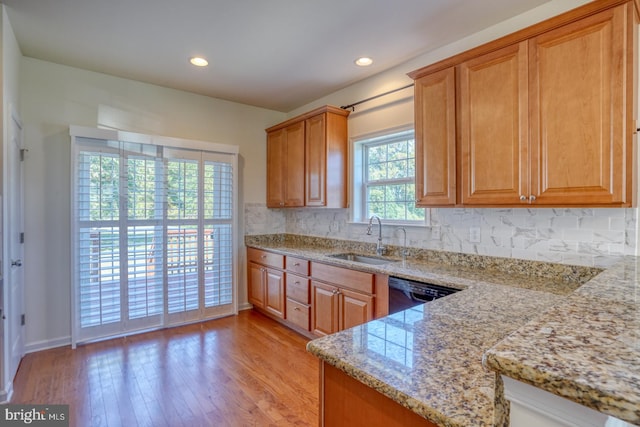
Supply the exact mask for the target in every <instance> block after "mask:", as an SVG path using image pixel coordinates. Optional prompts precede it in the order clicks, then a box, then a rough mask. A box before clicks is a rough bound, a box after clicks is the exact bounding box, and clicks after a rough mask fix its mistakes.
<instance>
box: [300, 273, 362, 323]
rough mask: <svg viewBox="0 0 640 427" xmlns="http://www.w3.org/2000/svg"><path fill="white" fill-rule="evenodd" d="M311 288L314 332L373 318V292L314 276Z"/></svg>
mask: <svg viewBox="0 0 640 427" xmlns="http://www.w3.org/2000/svg"><path fill="white" fill-rule="evenodd" d="M311 289H312V301H313V302H312V313H313V314H312V325H313V333H314V334H316V335H328V334H332V333H334V332H338V331H341V330H343V329H348V328H351V327H353V326H357V325H361V324H363V323H366V322H368V321H370V320H373V317H374V312H373V305H374V297H373V295H368V294H364V293H360V292H355V291H352V290H349V289H345V288H343V287H337V286H332V285H329V284H326V283H321V282H318V281H315V280H312V281H311Z"/></svg>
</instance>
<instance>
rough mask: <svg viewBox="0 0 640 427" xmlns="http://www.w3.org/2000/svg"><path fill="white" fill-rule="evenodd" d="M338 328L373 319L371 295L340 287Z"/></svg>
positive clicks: (360, 323) (345, 327)
mask: <svg viewBox="0 0 640 427" xmlns="http://www.w3.org/2000/svg"><path fill="white" fill-rule="evenodd" d="M339 292H340V297H341V298H340V303H341V307H340V311H339V312H340V325H339V327H340V330H342V329H347V328H351V327H353V326H357V325H362V324H363V323H367V322H368V321H370V320H372V319H373V296H371V295H365V294H361V293H359V292H352V291H349V290H346V289H340V291H339Z"/></svg>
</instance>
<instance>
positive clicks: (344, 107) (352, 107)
mask: <svg viewBox="0 0 640 427" xmlns="http://www.w3.org/2000/svg"><path fill="white" fill-rule="evenodd" d="M413 85H414V84H413V83H411V84H408V85H406V86H403V87H399V88H398V89H393V90H390V91H388V92H385V93H381V94H379V95H375V96H372V97H371V98H367V99H363V100H362V101H358V102H354V103H353V104H349V105H343V106H342V107H340V108H342V109H343V110H348V109H349V108H351V111H356V109H355V108H354V107H355V106H356V105H360V104H363V103H365V102H368V101H373V100H374V99H378V98H380V97H383V96H387V95H391V94H392V93H396V92H399V91H401V90H404V89H408V88H410V87H413Z"/></svg>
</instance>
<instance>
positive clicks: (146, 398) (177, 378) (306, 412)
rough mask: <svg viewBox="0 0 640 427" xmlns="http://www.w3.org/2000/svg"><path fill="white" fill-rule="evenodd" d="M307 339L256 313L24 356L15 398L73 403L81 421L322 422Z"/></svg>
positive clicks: (80, 424) (94, 424)
mask: <svg viewBox="0 0 640 427" xmlns="http://www.w3.org/2000/svg"><path fill="white" fill-rule="evenodd" d="M307 341H308V340H307V339H306V338H304V337H302V336H301V335H299V334H297V333H295V332H293V331H291V330H289V329H287V328H285V327H284V326H282V325H280V324H278V323H277V322H275V321H273V320H271V319H269V318H267V317H265V316H263V315H261V314H259V313H256V312H254V311H243V312H241V313H240V314H239V315H238V316H231V317H227V318H223V319H216V320H211V321H207V322H204V323H198V324H193V325H188V326H181V327H178V328H172V329H165V330H160V331H154V332H148V333H145V334H140V335H134V336H130V337H125V338H118V339H113V340H109V341H103V342H98V343H92V344H87V345H83V346H79V347H78V348H77V349H76V350H72V349H71V348H70V347H61V348H56V349H51V350H46V351H41V352H37V353H31V354H28V355H26V356H25V357H24V359H23V360H22V363H21V364H20V368H19V369H18V373H17V375H16V379H15V382H14V395H13V398H12V400H11V403H34V404H57V403H59V404H68V405H70V407H69V411H70V425H71V426H77V427H85V426H88V427H101V426H105V427H114V426H127V427H135V426H140V427H146V426H149V427H158V426H171V427H176V426H185V427H186V426H188V427H196V426H278V427H280V426H316V425H318V378H319V373H318V366H319V363H318V360H317V359H316V358H315V357H313V356H312V355H310V354H309V353H307V352H306V350H305V345H306V343H307Z"/></svg>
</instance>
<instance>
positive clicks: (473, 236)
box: [469, 227, 480, 243]
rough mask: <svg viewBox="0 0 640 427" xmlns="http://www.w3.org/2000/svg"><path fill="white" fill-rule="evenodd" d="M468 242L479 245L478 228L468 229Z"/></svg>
mask: <svg viewBox="0 0 640 427" xmlns="http://www.w3.org/2000/svg"><path fill="white" fill-rule="evenodd" d="M469 242H471V243H480V227H471V228H470V229H469Z"/></svg>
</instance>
